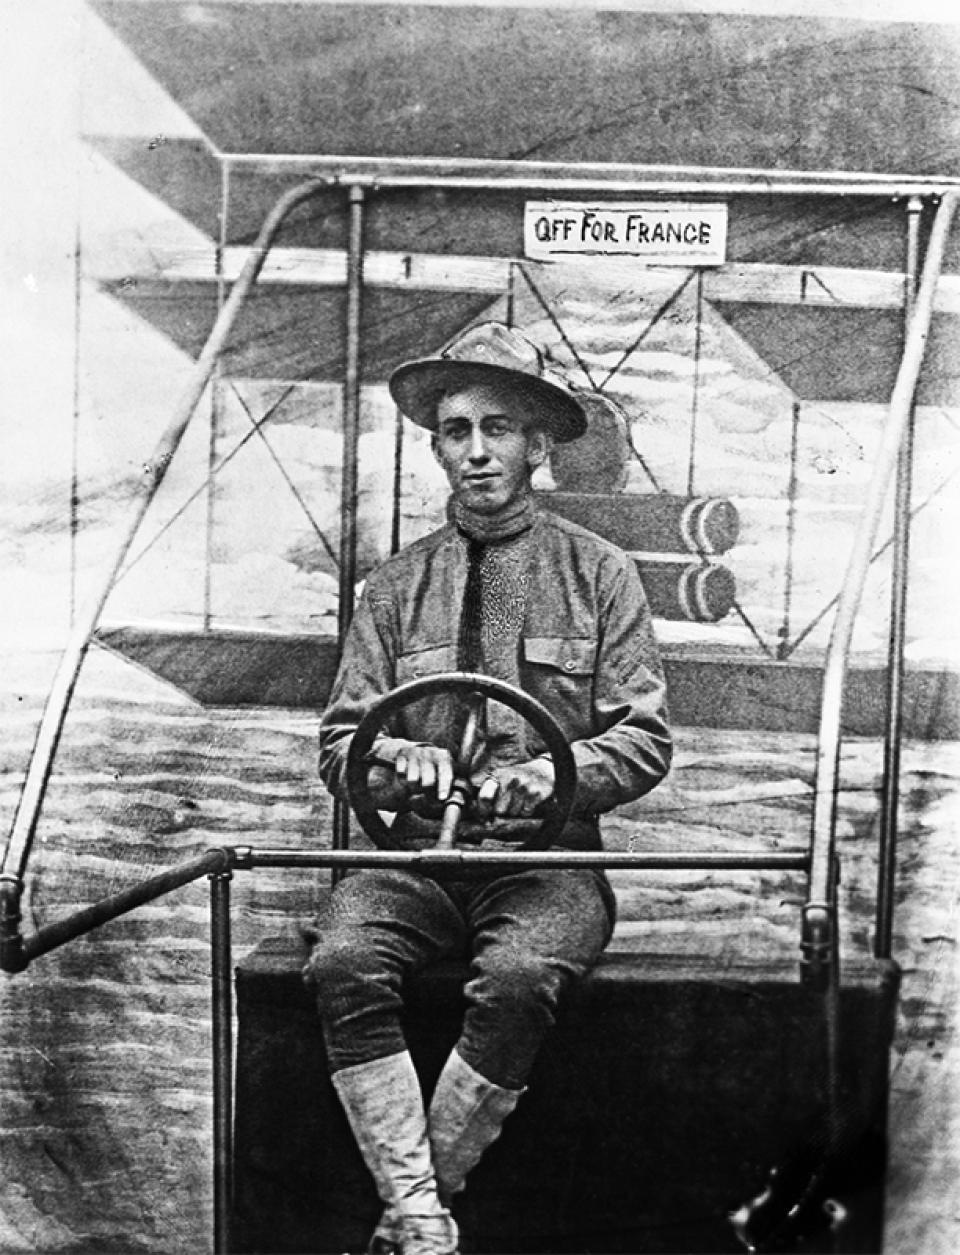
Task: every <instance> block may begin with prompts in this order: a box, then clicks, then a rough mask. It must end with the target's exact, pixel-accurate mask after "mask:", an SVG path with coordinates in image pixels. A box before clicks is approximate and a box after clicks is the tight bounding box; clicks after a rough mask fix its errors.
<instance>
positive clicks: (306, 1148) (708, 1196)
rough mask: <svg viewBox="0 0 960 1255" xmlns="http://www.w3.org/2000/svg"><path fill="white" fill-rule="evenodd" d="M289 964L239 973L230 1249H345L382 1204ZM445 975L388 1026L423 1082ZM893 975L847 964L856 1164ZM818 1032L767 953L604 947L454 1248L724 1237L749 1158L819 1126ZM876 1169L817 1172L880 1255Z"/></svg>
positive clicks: (439, 1042)
mask: <svg viewBox="0 0 960 1255" xmlns="http://www.w3.org/2000/svg"><path fill="white" fill-rule="evenodd" d="M303 958H304V951H303V950H302V949H300V948H299V947H298V946H297V945H295V944H294V945H291V944H290V941H289V939H282V940H279V941H278V942H277V943H276V944H273V943H264V944H263V945H262V946H260V947H258V949H257V951H255V953H254V954H253V955H252V956H250V958H248V959H247V960H245V961H244V962H243V963H242V964H241V965H240V966H239V967H238V969H237V996H238V1015H239V1031H238V1071H237V1152H238V1162H237V1200H238V1205H237V1233H236V1234H235V1238H236V1240H237V1246H238V1249H239V1250H241V1251H266V1250H269V1251H271V1252H302V1251H304V1250H311V1251H330V1252H334V1251H342V1250H347V1249H351V1250H354V1249H361V1248H362V1246H363V1244H364V1241H365V1239H366V1237H367V1236H368V1235H369V1232H370V1229H371V1228H372V1226H373V1224H374V1223H375V1221H376V1218H377V1216H378V1213H379V1207H378V1202H377V1199H376V1195H375V1193H374V1191H373V1188H372V1183H371V1181H370V1179H369V1177H368V1175H367V1174H366V1171H365V1170H364V1168H363V1166H362V1163H361V1162H360V1160H359V1156H358V1154H357V1152H356V1149H355V1146H354V1143H353V1139H352V1138H351V1136H350V1134H349V1131H348V1130H347V1128H346V1122H345V1120H344V1118H343V1115H342V1113H341V1111H340V1108H339V1104H338V1103H337V1100H336V1098H335V1096H334V1094H333V1091H332V1089H331V1088H330V1087H329V1085H328V1084H327V1082H326V1081H325V1078H324V1075H323V1063H322V1059H323V1046H322V1039H321V1034H320V1030H319V1025H318V1023H317V1018H316V1012H315V1010H314V1008H313V1006H312V1003H311V999H310V996H309V993H308V991H306V990H305V989H304V986H303V982H302V978H301V975H300V972H301V967H302V964H303ZM464 972H465V968H464V967H462V966H461V965H456V964H444V965H439V966H438V967H436V968H434V969H432V970H431V971H430V972H429V973H426V974H424V975H423V976H422V977H419V978H417V980H416V981H415V982H413V983H412V985H411V988H410V990H409V1002H408V1006H409V1008H410V1009H409V1013H408V1016H407V1019H406V1034H407V1040H408V1042H409V1043H410V1046H411V1050H412V1052H413V1054H414V1058H415V1060H416V1062H417V1064H418V1066H419V1069H420V1073H421V1078H422V1080H423V1083H424V1088H425V1090H426V1092H427V1093H428V1094H429V1092H430V1089H431V1087H432V1085H433V1083H434V1081H435V1078H436V1076H437V1074H438V1073H439V1070H440V1068H441V1066H442V1064H443V1060H444V1058H445V1057H446V1054H447V1053H448V1052H449V1050H450V1048H451V1047H452V1045H453V1043H454V1041H455V1040H456V1038H457V1035H458V1031H459V1023H460V1018H461V1016H462V1011H463V1003H462V996H461V987H462V981H463V976H464ZM897 984H898V980H897V973H896V969H895V968H894V967H893V965H891V964H877V965H875V966H874V965H863V966H858V967H856V968H849V969H847V970H846V971H845V973H844V992H843V996H842V1014H843V1023H844V1029H845V1034H844V1038H843V1063H842V1069H843V1078H842V1083H841V1092H842V1101H843V1114H844V1117H845V1131H846V1132H847V1134H848V1136H849V1137H850V1141H851V1144H855V1145H856V1149H857V1154H858V1155H861V1156H862V1155H864V1153H865V1147H866V1146H870V1145H873V1146H876V1145H878V1144H879V1145H880V1146H882V1143H883V1128H884V1124H885V1118H886V1072H887V1056H888V1052H889V1047H890V1042H891V1039H892V1034H893V1027H894V1006H895V999H896V990H897ZM824 1029H825V1025H824V1020H823V1004H822V1002H821V1001H820V999H819V998H818V997H817V996H816V995H815V994H813V993H811V992H810V991H809V990H807V989H806V988H804V987H802V986H801V985H800V984H799V982H798V979H797V973H796V969H795V968H792V967H791V966H789V965H784V964H783V963H782V962H778V961H774V962H771V963H767V962H764V961H763V960H762V959H757V960H755V961H746V962H738V963H736V964H734V965H732V966H729V967H726V968H725V970H717V969H716V968H714V967H712V966H711V965H710V964H709V963H698V962H696V961H690V960H685V959H683V958H681V957H679V956H675V957H669V958H664V957H662V956H656V957H655V956H651V955H647V954H631V953H626V952H622V951H614V952H610V953H608V954H607V955H605V956H604V958H603V959H602V960H601V962H600V964H599V966H598V967H597V968H596V970H595V971H594V972H593V973H591V975H590V976H589V977H588V978H587V979H586V981H585V982H584V983H583V985H582V986H581V987H580V988H579V989H578V990H577V991H576V993H575V995H573V996H572V997H571V998H569V999H568V1001H567V1003H566V1004H565V1006H564V1008H563V1011H562V1014H561V1016H560V1018H559V1021H558V1024H557V1027H556V1029H555V1030H554V1033H553V1034H552V1035H551V1037H550V1038H549V1040H548V1042H547V1044H546V1046H545V1047H544V1050H543V1052H542V1054H541V1056H540V1057H539V1059H538V1061H537V1064H536V1067H535V1069H534V1073H533V1076H532V1077H531V1081H530V1087H529V1090H528V1092H527V1094H525V1096H524V1098H523V1099H522V1100H521V1103H520V1105H519V1106H518V1108H517V1111H516V1113H515V1114H514V1115H513V1116H512V1117H511V1119H510V1121H509V1122H508V1123H507V1125H506V1126H505V1127H504V1132H503V1136H502V1137H501V1139H500V1141H499V1142H497V1143H496V1144H495V1146H494V1147H493V1148H492V1149H491V1150H490V1152H489V1153H488V1155H487V1156H486V1157H485V1159H484V1161H483V1163H482V1164H481V1166H480V1167H479V1168H478V1169H477V1170H476V1172H475V1173H474V1174H473V1175H472V1177H471V1180H470V1185H469V1193H468V1195H466V1196H465V1199H467V1200H468V1204H469V1205H467V1206H465V1207H464V1208H462V1209H461V1208H459V1207H458V1206H457V1205H456V1204H455V1206H454V1210H455V1214H458V1216H459V1219H460V1222H461V1225H462V1227H463V1229H464V1239H465V1240H464V1245H465V1246H466V1247H467V1248H468V1249H474V1250H482V1251H485V1252H489V1253H491V1255H494V1253H497V1252H512V1253H514V1255H516V1253H517V1252H542V1251H546V1252H554V1253H555V1252H579V1251H598V1250H599V1251H607V1252H615V1251H622V1252H635V1253H639V1252H671V1251H678V1252H687V1253H688V1255H689V1253H691V1252H700V1251H702V1252H715V1251H718V1250H728V1249H734V1247H735V1242H734V1240H733V1233H732V1230H731V1228H730V1225H729V1221H728V1219H727V1213H728V1211H729V1210H731V1209H732V1208H733V1207H735V1206H736V1205H737V1204H738V1203H741V1202H746V1201H747V1199H748V1198H750V1197H752V1196H753V1195H754V1194H756V1193H758V1192H759V1190H760V1189H761V1188H762V1186H763V1185H764V1183H765V1168H769V1167H773V1166H774V1165H776V1164H779V1163H782V1162H783V1161H785V1160H788V1159H789V1158H790V1156H791V1154H792V1153H793V1152H795V1151H796V1149H797V1148H798V1147H800V1146H802V1145H804V1144H805V1142H806V1141H808V1140H809V1139H810V1137H811V1136H812V1135H814V1134H815V1133H816V1134H817V1135H819V1136H821V1137H822V1136H823V1130H822V1124H821V1121H822V1119H823V1112H824V1105H823V1104H824V1087H823V1086H824V1076H823V1042H824V1037H823V1034H824ZM883 1163H884V1161H883V1156H882V1154H880V1155H879V1156H877V1155H874V1158H873V1160H872V1162H871V1163H870V1165H869V1167H868V1166H867V1165H865V1164H864V1163H862V1162H861V1163H859V1164H857V1167H858V1168H859V1169H860V1173H861V1179H860V1180H856V1181H850V1180H845V1181H833V1182H832V1185H833V1187H834V1189H835V1190H836V1192H838V1193H839V1194H840V1196H841V1201H842V1202H843V1203H845V1204H846V1205H848V1206H849V1207H850V1208H851V1210H852V1211H853V1214H854V1217H855V1223H854V1224H853V1225H851V1226H848V1228H847V1229H846V1230H845V1231H844V1235H843V1236H844V1249H845V1250H848V1251H875V1250H877V1249H879V1246H880V1233H881V1229H882V1222H883V1185H882V1179H883ZM851 1166H852V1164H847V1165H846V1169H847V1171H848V1172H849V1170H850V1168H851ZM641 1183H642V1184H641ZM845 1189H846V1191H847V1192H846V1193H845V1192H844V1190H845Z"/></svg>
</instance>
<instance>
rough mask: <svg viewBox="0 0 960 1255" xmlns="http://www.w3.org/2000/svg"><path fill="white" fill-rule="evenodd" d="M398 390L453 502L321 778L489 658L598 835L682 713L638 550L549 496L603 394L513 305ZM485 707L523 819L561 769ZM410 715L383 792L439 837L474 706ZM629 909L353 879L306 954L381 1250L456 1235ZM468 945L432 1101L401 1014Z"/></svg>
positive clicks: (479, 793)
mask: <svg viewBox="0 0 960 1255" xmlns="http://www.w3.org/2000/svg"><path fill="white" fill-rule="evenodd" d="M390 390H391V393H392V395H393V397H394V399H395V401H396V402H397V404H398V405H399V407H400V409H401V411H402V412H403V413H405V414H406V415H407V416H408V417H409V418H411V419H412V420H413V421H414V422H415V423H418V424H419V425H421V426H423V427H426V428H428V429H429V430H430V431H431V432H433V449H434V453H435V455H436V457H437V460H438V461H439V463H440V465H441V466H442V467H443V470H444V471H445V473H446V476H447V479H448V480H449V483H450V488H451V502H450V511H449V513H450V521H449V523H448V524H447V526H445V527H443V528H441V529H440V530H439V531H438V532H435V533H434V534H433V535H431V536H427V537H426V538H425V539H423V540H420V541H418V542H416V543H415V544H413V545H411V546H409V547H408V548H407V549H406V550H404V551H403V552H401V553H399V554H398V555H396V557H394V558H392V559H390V560H389V561H388V562H386V563H385V564H384V565H383V566H382V567H380V568H379V570H377V571H375V572H374V573H373V574H372V575H371V576H370V578H369V579H368V581H367V584H366V588H365V591H364V595H363V598H362V599H361V602H360V605H359V606H358V608H357V612H356V615H355V617H354V619H353V623H352V626H351V629H350V633H349V636H348V639H347V642H346V646H345V650H344V655H343V661H342V664H341V668H340V672H339V675H338V677H337V680H336V683H335V685H334V689H333V693H332V695H331V700H330V704H329V706H328V708H327V710H326V712H325V714H324V716H323V719H322V722H321V731H320V771H321V774H322V776H323V779H324V781H325V782H326V784H327V786H328V788H330V790H331V791H332V792H333V793H334V794H336V795H338V796H341V797H342V796H344V795H345V780H344V776H345V772H344V767H345V761H346V756H347V751H348V748H349V742H350V737H351V735H352V733H353V732H354V730H355V729H356V727H357V725H358V723H359V721H360V719H361V718H362V716H363V715H364V713H365V712H366V711H367V710H368V709H369V708H370V706H371V704H372V703H373V702H374V701H376V700H377V699H378V698H379V697H381V696H382V695H383V694H385V693H387V692H389V691H391V690H392V689H393V688H395V687H396V686H397V685H398V684H401V683H403V682H404V681H406V680H409V679H411V678H413V677H415V676H419V675H427V674H431V673H440V672H449V671H457V670H459V671H474V672H476V671H482V672H484V673H486V674H488V675H491V676H493V677H495V678H497V679H500V680H506V681H508V682H511V683H512V684H514V685H516V686H519V687H520V688H522V689H524V690H526V691H527V692H528V693H530V694H531V695H533V696H534V697H536V698H538V699H539V700H540V701H541V702H542V703H543V705H545V706H546V707H547V709H548V710H549V711H550V712H551V713H552V714H553V715H554V717H555V718H556V719H557V721H558V722H559V724H560V726H561V727H562V728H563V730H564V732H565V734H566V737H567V740H568V741H569V742H570V745H571V748H572V751H573V755H574V760H575V763H576V767H577V793H576V798H575V803H574V810H573V813H572V815H571V818H570V819H569V820H568V822H567V824H566V826H565V828H564V830H563V832H562V834H561V836H560V839H559V841H558V843H557V844H558V846H560V847H562V848H574V849H599V848H600V830H599V823H598V816H599V815H600V814H601V813H603V812H605V811H608V810H610V809H612V808H613V807H614V806H617V805H619V804H621V803H624V802H628V801H630V800H632V799H633V798H636V797H639V796H641V795H642V794H644V793H646V792H648V791H649V790H650V789H652V788H653V786H654V785H655V784H657V782H658V781H659V780H660V779H662V777H663V776H664V775H665V774H666V771H667V768H668V765H669V760H670V735H669V732H668V729H667V723H666V714H665V708H664V685H663V676H662V672H661V668H660V662H659V658H658V655H657V650H656V646H655V644H654V640H653V636H652V633H651V627H650V615H649V610H648V607H647V603H646V599H645V597H644V594H643V590H642V588H641V586H640V582H639V580H638V578H637V574H636V570H635V568H634V565H633V563H632V562H631V561H630V560H629V559H628V558H627V557H626V555H624V554H623V553H622V552H621V551H620V550H618V549H616V548H615V547H614V546H612V545H609V544H607V543H606V542H605V541H603V540H601V539H600V538H599V537H597V536H595V535H593V534H592V533H590V532H587V531H585V530H584V529H582V528H579V527H576V526H574V525H572V524H569V523H566V522H565V521H563V520H561V519H559V518H556V517H554V516H553V515H550V514H548V513H546V512H540V511H538V510H537V509H536V508H535V505H534V500H533V495H532V490H531V476H532V474H533V472H534V470H535V469H536V468H537V467H538V466H541V465H543V463H544V462H545V461H546V460H547V458H548V457H549V454H550V449H551V446H552V444H553V442H554V441H560V442H565V441H569V440H574V439H576V438H577V437H578V436H580V435H582V434H583V432H584V430H585V428H586V421H585V418H584V415H583V411H582V409H581V407H580V406H579V404H578V403H577V401H576V399H575V396H574V394H573V393H572V392H570V391H569V390H568V389H567V388H566V387H565V386H563V385H562V384H561V383H559V382H553V381H552V380H551V379H550V378H548V377H547V375H546V373H545V371H544V367H543V362H542V359H541V356H540V354H539V352H538V351H537V349H536V348H535V347H534V346H533V345H532V344H531V343H530V342H529V341H528V340H526V339H525V338H524V337H523V336H521V335H520V334H519V333H517V332H516V331H514V330H512V329H510V328H507V327H505V326H502V325H500V324H497V323H486V324H483V325H481V326H479V327H475V328H473V329H472V330H470V331H468V332H467V333H465V334H464V335H463V336H462V337H461V338H460V339H459V340H458V341H457V342H456V343H454V344H453V345H452V346H450V347H449V348H448V349H447V350H446V351H445V352H444V353H443V354H442V355H441V356H440V357H437V358H427V359H423V360H421V361H417V362H411V363H408V364H407V365H405V366H401V367H400V368H399V369H398V370H397V371H396V372H395V373H394V374H393V376H392V378H391V380H390ZM487 706H488V710H487V715H486V720H485V723H484V739H483V744H482V746H481V748H480V751H479V753H478V755H477V756H476V757H475V759H474V762H473V775H472V783H473V785H474V790H475V796H474V802H473V809H474V812H475V815H476V816H477V817H478V818H480V819H481V820H483V819H491V820H497V821H500V822H499V824H498V825H495V826H494V828H493V829H492V831H493V832H494V835H495V836H496V837H497V838H503V837H504V835H507V834H509V828H510V822H511V821H512V820H516V819H524V818H529V817H531V816H533V815H534V813H535V812H536V811H537V808H538V807H539V806H540V805H541V804H542V803H543V802H545V801H547V800H548V799H549V798H550V796H551V795H552V793H553V787H554V778H553V768H552V765H551V761H550V759H549V758H548V757H546V756H544V755H543V746H542V744H540V743H539V742H538V741H537V738H536V735H535V734H534V733H533V732H532V731H531V729H529V727H527V726H526V725H525V724H524V723H523V721H522V720H520V719H519V717H518V716H515V715H514V714H513V712H510V711H508V710H506V708H504V707H502V706H500V705H499V704H496V703H487ZM400 719H401V723H400V726H397V727H393V728H391V729H390V730H389V731H390V735H384V736H382V737H381V738H379V740H378V741H377V743H376V744H375V746H374V750H373V753H372V755H371V759H372V761H371V766H370V770H369V774H368V783H369V787H370V790H371V792H372V795H373V797H374V800H375V801H376V803H377V805H378V806H379V807H380V808H381V809H385V810H386V809H391V810H396V811H398V812H399V813H398V816H397V819H396V821H395V823H396V826H395V828H394V831H395V833H397V834H398V839H399V838H402V837H404V836H407V837H409V839H410V841H411V842H412V843H416V842H417V841H418V840H420V841H421V843H422V839H423V836H424V831H425V829H429V827H430V820H429V819H424V817H423V816H424V815H427V816H429V815H430V814H431V813H434V814H435V813H436V811H437V810H438V809H439V806H440V804H442V802H443V801H444V799H445V798H446V797H447V796H448V794H449V791H450V786H451V782H452V778H453V754H452V751H454V752H455V744H456V727H457V712H456V710H455V709H454V708H453V705H452V703H451V701H450V699H449V698H447V697H446V696H443V695H441V696H438V697H436V698H428V699H424V700H422V701H419V702H417V703H416V707H415V709H413V710H411V709H408V710H407V712H406V713H405V714H404V715H402V716H400ZM438 827H439V825H438V824H436V823H434V825H433V828H434V830H436V828H438ZM505 830H506V831H505ZM613 921H614V902H613V896H612V893H611V890H610V887H609V885H608V884H607V881H606V878H605V877H604V876H603V875H602V873H600V872H596V871H592V870H587V869H573V870H552V871H547V870H539V871H538V870H536V869H531V870H520V871H517V872H512V873H509V874H505V875H504V874H491V875H489V876H486V877H484V878H482V879H477V878H475V877H474V878H471V879H469V880H467V879H464V880H460V881H456V880H455V881H450V880H439V879H433V878H431V877H429V876H425V875H421V874H418V873H414V872H404V871H382V872H381V871H361V872H356V873H353V874H349V875H347V876H346V877H345V878H344V879H343V880H342V881H341V882H340V883H339V884H338V885H337V886H336V888H335V890H334V891H333V894H332V896H331V903H330V910H329V917H328V918H327V919H325V920H324V923H323V925H322V928H321V930H320V934H319V939H318V940H317V942H316V945H315V946H314V949H313V951H312V955H311V959H310V961H309V963H308V966H307V971H306V976H307V979H308V981H310V982H312V983H313V984H314V986H315V988H316V992H317V1001H318V1006H319V1010H320V1015H321V1018H322V1023H323V1029H324V1037H325V1041H326V1046H327V1053H328V1058H329V1065H330V1069H331V1074H332V1081H333V1085H334V1087H335V1089H336V1091H337V1093H338V1095H339V1097H340V1100H341V1102H342V1103H343V1106H344V1109H345V1111H346V1114H347V1118H348V1120H349V1122H350V1126H351V1128H352V1130H353V1132H354V1136H355V1137H356V1139H357V1143H358V1145H359V1147H360V1150H361V1152H362V1154H363V1157H364V1161H365V1162H366V1164H367V1166H368V1168H369V1169H370V1172H371V1174H372V1176H373V1179H374V1181H375V1183H376V1186H377V1189H378V1192H379V1194H380V1196H381V1198H382V1199H383V1201H384V1204H385V1211H384V1214H383V1218H382V1220H381V1222H380V1225H379V1226H378V1228H377V1231H376V1233H375V1234H374V1236H373V1238H372V1239H371V1243H370V1247H369V1250H370V1251H372V1252H376V1253H377V1255H386V1253H389V1252H401V1253H402V1255H451V1253H452V1252H455V1251H456V1248H457V1227H456V1224H455V1222H454V1220H453V1218H452V1216H451V1214H450V1211H449V1205H450V1202H451V1200H452V1198H453V1197H454V1196H455V1195H456V1193H457V1192H458V1191H459V1190H461V1189H462V1188H463V1186H464V1181H465V1178H466V1176H467V1174H468V1172H469V1171H470V1170H471V1168H472V1167H473V1166H474V1165H475V1164H476V1163H477V1162H478V1161H479V1159H480V1157H481V1155H482V1154H483V1152H484V1150H485V1149H486V1148H487V1147H488V1146H489V1145H490V1144H491V1143H492V1142H493V1141H494V1140H495V1138H496V1137H497V1135H498V1134H499V1131H500V1128H501V1125H502V1123H503V1121H504V1120H505V1119H506V1117H507V1116H508V1115H509V1114H510V1112H512V1111H513V1109H514V1107H515V1106H516V1104H517V1101H518V1099H519V1098H520V1096H521V1094H522V1093H523V1090H524V1086H525V1084H526V1081H527V1077H528V1075H529V1073H530V1070H531V1067H532V1065H533V1061H534V1058H535V1057H536V1054H537V1051H538V1049H539V1047H540V1044H541V1042H542V1041H543V1039H544V1037H545V1035H546V1033H547V1032H548V1031H549V1029H550V1027H551V1026H552V1024H553V1022H554V1014H555V1010H556V1006H557V1003H558V1000H559V998H560V996H561V994H562V992H563V991H564V989H565V988H567V986H568V985H569V984H570V983H571V982H572V981H574V980H576V979H578V978H579V977H581V976H582V975H583V974H584V973H586V972H587V971H589V969H590V968H591V967H592V966H593V965H594V963H595V962H596V960H597V958H598V957H599V955H600V953H601V952H602V950H603V948H604V947H605V946H606V944H607V942H608V941H609V939H610V935H611V932H612V928H613ZM452 953H456V954H465V955H466V956H467V957H468V958H469V960H470V975H469V980H468V982H467V985H466V989H465V994H466V1000H467V1011H466V1014H465V1017H464V1023H463V1030H462V1033H461V1036H460V1039H459V1041H458V1043H457V1045H456V1048H455V1049H454V1051H453V1052H452V1054H451V1056H450V1058H449V1060H448V1061H447V1063H446V1065H445V1067H444V1069H443V1071H442V1073H441V1076H440V1079H439V1081H438V1084H437V1087H436V1090H435V1092H434V1094H433V1097H432V1101H431V1103H430V1107H429V1111H425V1110H424V1103H423V1099H422V1097H421V1092H420V1086H419V1083H418V1080H417V1076H416V1073H415V1071H414V1069H413V1065H412V1062H411V1060H410V1056H409V1054H408V1053H407V1050H406V1045H405V1042H404V1038H403V1033H402V1030H401V1027H400V1019H399V1013H400V1010H401V1007H402V986H403V979H404V977H405V975H406V974H407V973H408V972H410V971H411V970H415V969H417V968H419V967H422V966H423V965H425V964H427V963H430V962H432V961H434V960H436V959H438V958H440V957H443V956H445V955H449V954H452Z"/></svg>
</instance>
